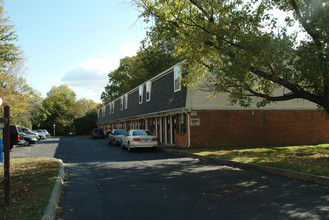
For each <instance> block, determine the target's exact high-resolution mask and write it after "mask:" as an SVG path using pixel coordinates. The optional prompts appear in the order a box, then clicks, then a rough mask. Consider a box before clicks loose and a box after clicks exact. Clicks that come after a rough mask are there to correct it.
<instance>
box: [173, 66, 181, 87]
mask: <svg viewBox="0 0 329 220" xmlns="http://www.w3.org/2000/svg"><path fill="white" fill-rule="evenodd" d="M180 72H181V71H180V67H179V66H175V67H174V92H177V91H180V90H181V80H180Z"/></svg>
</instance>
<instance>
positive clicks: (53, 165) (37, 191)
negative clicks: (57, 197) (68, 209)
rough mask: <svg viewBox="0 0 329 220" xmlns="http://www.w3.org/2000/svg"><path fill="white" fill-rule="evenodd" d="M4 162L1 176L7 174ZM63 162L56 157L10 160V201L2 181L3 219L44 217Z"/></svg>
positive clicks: (1, 202)
mask: <svg viewBox="0 0 329 220" xmlns="http://www.w3.org/2000/svg"><path fill="white" fill-rule="evenodd" d="M3 165H4V164H3V163H1V164H0V179H3V177H4V173H3V172H4V168H3ZM58 171H59V164H58V160H57V159H52V158H12V159H11V164H10V172H11V184H10V204H9V206H6V205H5V203H4V197H5V196H4V185H3V184H1V185H0V213H1V215H0V219H29V220H32V219H38V220H39V219H41V217H42V216H43V214H44V212H45V210H46V207H47V205H48V202H49V199H50V195H51V192H52V190H53V187H54V184H55V181H56V178H57V175H58Z"/></svg>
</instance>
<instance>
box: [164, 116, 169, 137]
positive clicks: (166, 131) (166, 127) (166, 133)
mask: <svg viewBox="0 0 329 220" xmlns="http://www.w3.org/2000/svg"><path fill="white" fill-rule="evenodd" d="M167 117H168V115H165V116H164V119H165V141H164V143H166V144H169V143H167V140H168V122H167Z"/></svg>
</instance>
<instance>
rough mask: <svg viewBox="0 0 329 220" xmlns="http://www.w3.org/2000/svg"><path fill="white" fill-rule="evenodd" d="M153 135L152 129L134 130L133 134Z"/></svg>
mask: <svg viewBox="0 0 329 220" xmlns="http://www.w3.org/2000/svg"><path fill="white" fill-rule="evenodd" d="M148 135H153V134H152V133H151V132H150V131H134V132H133V136H148Z"/></svg>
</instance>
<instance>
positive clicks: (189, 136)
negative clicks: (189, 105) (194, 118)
mask: <svg viewBox="0 0 329 220" xmlns="http://www.w3.org/2000/svg"><path fill="white" fill-rule="evenodd" d="M183 112H184V113H185V114H186V115H187V127H188V132H187V140H188V145H187V148H190V147H191V131H190V130H191V127H190V115H189V114H188V113H187V112H186V111H185V110H184V109H183Z"/></svg>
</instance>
